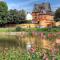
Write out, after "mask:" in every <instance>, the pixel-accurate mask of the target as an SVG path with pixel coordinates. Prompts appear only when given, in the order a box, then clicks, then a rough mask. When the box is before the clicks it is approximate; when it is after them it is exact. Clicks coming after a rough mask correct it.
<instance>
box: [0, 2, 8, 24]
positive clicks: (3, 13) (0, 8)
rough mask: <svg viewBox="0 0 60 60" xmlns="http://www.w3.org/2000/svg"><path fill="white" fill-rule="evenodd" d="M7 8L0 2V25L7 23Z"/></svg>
mask: <svg viewBox="0 0 60 60" xmlns="http://www.w3.org/2000/svg"><path fill="white" fill-rule="evenodd" d="M7 12H8V6H7V4H6V3H5V2H2V1H1V2H0V24H5V23H7V19H6V18H7Z"/></svg>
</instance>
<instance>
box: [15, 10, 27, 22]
mask: <svg viewBox="0 0 60 60" xmlns="http://www.w3.org/2000/svg"><path fill="white" fill-rule="evenodd" d="M25 18H26V12H25V10H20V11H18V19H17V20H16V23H26V20H25Z"/></svg>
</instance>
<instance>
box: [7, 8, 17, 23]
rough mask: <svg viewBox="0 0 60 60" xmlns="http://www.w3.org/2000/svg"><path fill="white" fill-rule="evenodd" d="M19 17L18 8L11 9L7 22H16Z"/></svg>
mask: <svg viewBox="0 0 60 60" xmlns="http://www.w3.org/2000/svg"><path fill="white" fill-rule="evenodd" d="M17 19H18V11H17V10H16V9H14V10H12V9H11V10H9V11H8V15H7V20H8V21H7V23H16V20H17Z"/></svg>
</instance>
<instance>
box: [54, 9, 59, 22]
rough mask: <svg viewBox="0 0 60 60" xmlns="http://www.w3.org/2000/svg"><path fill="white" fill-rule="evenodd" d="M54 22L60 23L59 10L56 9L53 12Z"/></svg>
mask: <svg viewBox="0 0 60 60" xmlns="http://www.w3.org/2000/svg"><path fill="white" fill-rule="evenodd" d="M54 19H55V21H60V8H58V9H57V10H56V12H55V17H54Z"/></svg>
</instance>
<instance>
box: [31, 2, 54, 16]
mask: <svg viewBox="0 0 60 60" xmlns="http://www.w3.org/2000/svg"><path fill="white" fill-rule="evenodd" d="M33 12H35V13H40V14H49V15H54V13H53V12H52V11H51V6H50V3H42V4H35V5H34V8H33V11H32V13H33Z"/></svg>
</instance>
